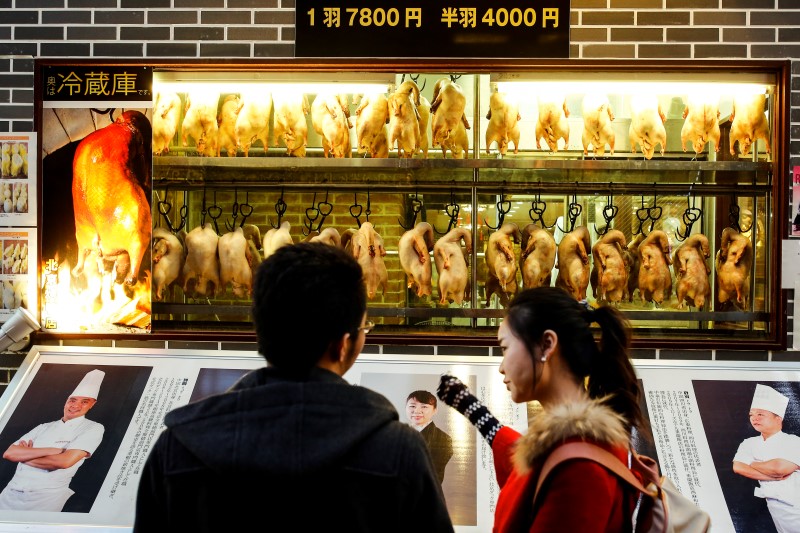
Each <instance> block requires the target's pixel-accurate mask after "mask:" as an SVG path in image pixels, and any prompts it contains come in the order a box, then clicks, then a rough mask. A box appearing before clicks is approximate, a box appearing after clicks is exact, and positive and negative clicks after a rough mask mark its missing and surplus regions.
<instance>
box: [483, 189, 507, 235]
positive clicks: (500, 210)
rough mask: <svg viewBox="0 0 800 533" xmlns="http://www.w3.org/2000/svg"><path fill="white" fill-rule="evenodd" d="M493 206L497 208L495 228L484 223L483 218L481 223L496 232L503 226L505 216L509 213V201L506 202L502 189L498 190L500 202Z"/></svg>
mask: <svg viewBox="0 0 800 533" xmlns="http://www.w3.org/2000/svg"><path fill="white" fill-rule="evenodd" d="M494 205H495V207H496V208H497V227H496V228H495V227H493V226H492V225H491V224H489V223H488V222H487V221H486V219H485V218H484V219H483V223H484V224H485V225H486V226H487V227H489V228H491V229H493V230H498V229H500V228H501V227H502V226H503V220H505V218H506V214H507V213H508V212H509V211H511V201H510V200H506V195H505V192H503V189H500V200H498V201H497V203H496V204H494Z"/></svg>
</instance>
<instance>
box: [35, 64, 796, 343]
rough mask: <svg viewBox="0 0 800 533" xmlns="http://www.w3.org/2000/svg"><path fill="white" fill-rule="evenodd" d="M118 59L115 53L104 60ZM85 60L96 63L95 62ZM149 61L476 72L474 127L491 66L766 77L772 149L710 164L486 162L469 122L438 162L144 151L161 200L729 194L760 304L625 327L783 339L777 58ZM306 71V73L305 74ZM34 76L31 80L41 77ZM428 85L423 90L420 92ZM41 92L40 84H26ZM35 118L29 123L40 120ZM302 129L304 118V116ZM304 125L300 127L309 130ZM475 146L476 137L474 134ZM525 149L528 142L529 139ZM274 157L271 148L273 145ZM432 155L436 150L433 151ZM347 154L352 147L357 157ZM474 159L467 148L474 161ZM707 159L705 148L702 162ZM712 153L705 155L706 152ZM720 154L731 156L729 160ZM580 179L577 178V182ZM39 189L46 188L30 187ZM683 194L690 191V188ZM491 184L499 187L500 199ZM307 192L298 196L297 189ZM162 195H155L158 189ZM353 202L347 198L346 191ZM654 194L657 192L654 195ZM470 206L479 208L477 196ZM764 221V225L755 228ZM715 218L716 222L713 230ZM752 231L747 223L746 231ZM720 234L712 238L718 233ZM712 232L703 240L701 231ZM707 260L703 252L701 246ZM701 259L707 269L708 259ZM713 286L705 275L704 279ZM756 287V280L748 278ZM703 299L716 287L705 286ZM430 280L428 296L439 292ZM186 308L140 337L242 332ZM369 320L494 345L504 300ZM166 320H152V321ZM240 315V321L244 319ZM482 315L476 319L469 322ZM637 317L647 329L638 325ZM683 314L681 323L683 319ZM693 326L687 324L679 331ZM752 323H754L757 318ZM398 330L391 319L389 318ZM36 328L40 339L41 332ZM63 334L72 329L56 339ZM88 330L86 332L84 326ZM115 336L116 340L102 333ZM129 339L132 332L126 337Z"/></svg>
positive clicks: (443, 339)
mask: <svg viewBox="0 0 800 533" xmlns="http://www.w3.org/2000/svg"><path fill="white" fill-rule="evenodd" d="M39 61H40V62H42V63H46V64H53V63H56V64H58V63H65V64H72V65H74V64H79V62H75V61H69V60H53V61H50V60H39ZM111 63H112V64H120V62H111ZM91 64H102V63H98V62H93V63H91ZM146 64H147V65H149V66H152V67H153V68H154V72H155V73H156V74H158V73H187V74H189V75H191V74H193V73H213V74H214V76H216V77H218V78H219V79H224V78H225V76H226V75H227V76H230V77H231V78H236V77H237V76H238V77H239V79H241V77H242V76H243V77H245V78H248V79H249V78H250V77H260V76H263V77H264V79H265V80H266V81H269V80H270V76H272V77H276V76H280V77H287V76H284V75H288V77H293V78H295V79H298V80H306V78H307V77H308V78H311V79H319V78H318V77H319V76H330V77H331V78H333V79H336V78H338V77H347V76H348V75H350V76H352V75H356V76H358V75H365V73H366V74H368V75H370V76H372V75H380V74H384V75H389V76H393V75H400V74H402V73H414V74H417V73H423V74H429V75H442V73H463V74H465V75H475V80H476V81H474V83H475V94H474V99H475V100H474V105H473V109H471V110H468V112H469V113H471V115H470V116H469V117H468V118H469V120H470V122H472V123H473V124H480V120H481V115H482V114H485V113H482V111H483V110H484V100H485V98H484V96H485V95H482V94H480V91H481V86H480V83H479V81H478V77H479V76H484V77H490V76H493V75H496V74H497V73H502V75H501V76H499V78H502V79H518V78H531V79H536V78H537V76H538V77H541V78H542V79H553V78H554V77H565V78H569V77H570V76H573V77H578V78H580V79H584V80H592V79H597V80H602V79H603V78H604V77H606V78H614V79H623V80H625V79H629V80H634V81H641V80H648V79H650V78H656V79H659V77H662V78H663V79H669V80H676V79H677V80H680V79H681V78H682V77H683V78H692V79H698V77H705V78H707V80H708V81H709V82H713V81H714V80H715V79H716V78H719V79H723V80H735V79H736V78H737V76H750V77H755V78H763V79H767V80H769V85H770V87H771V89H772V92H771V93H770V97H769V109H768V116H769V118H770V128H771V131H770V137H771V144H772V153H771V155H770V156H769V157H768V158H764V154H758V153H757V152H755V151H754V153H753V157H752V159H749V160H748V159H744V158H740V157H736V158H734V160H724V155H723V157H722V158H721V160H709V157H707V156H708V155H709V154H708V152H704V153H701V154H699V156H701V157H698V158H692V157H691V156H692V155H693V154H689V155H688V156H687V154H684V153H682V152H677V151H668V153H667V154H666V155H665V156H663V157H662V156H659V155H656V156H654V157H653V158H652V159H650V160H645V159H644V158H643V157H642V156H641V154H640V153H639V154H636V155H632V154H630V153H625V152H623V151H622V150H617V152H616V153H615V155H614V156H608V154H607V155H606V156H605V157H601V158H590V157H584V156H583V154H582V151H580V150H578V151H577V152H576V151H574V150H572V151H566V152H557V153H547V152H544V151H540V150H533V151H531V153H530V154H526V155H530V157H525V156H516V157H514V156H511V155H510V154H508V155H507V156H506V157H503V158H498V157H496V155H495V156H493V157H489V156H486V155H485V154H484V153H481V151H482V150H483V147H482V141H483V139H482V136H483V133H484V132H483V130H481V129H480V128H474V129H473V133H472V138H471V142H470V154H471V156H472V157H471V158H469V159H462V160H454V159H449V158H448V159H442V158H441V157H440V156H438V155H436V156H435V157H431V158H428V159H420V158H417V157H415V158H413V159H399V158H397V157H396V152H394V151H392V153H390V157H389V158H386V159H370V158H360V157H353V158H346V159H323V158H321V157H319V156H320V155H321V154H317V153H315V152H310V153H309V156H308V157H305V158H290V157H282V156H277V157H274V155H275V154H273V153H267V154H265V155H267V156H268V157H253V156H251V157H248V158H245V157H231V158H228V157H219V158H209V157H195V156H192V155H174V154H170V155H167V156H157V157H154V173H153V189H154V192H156V193H157V194H158V195H163V194H165V193H167V192H168V191H176V190H181V191H184V193H185V194H187V195H188V194H192V193H194V194H195V195H197V194H201V193H202V191H205V190H209V191H211V190H214V191H219V192H221V193H222V192H223V191H224V192H225V193H226V194H228V195H230V193H231V191H232V190H234V191H236V194H249V193H258V192H262V193H264V192H268V193H269V195H270V198H274V197H275V196H276V195H277V194H278V193H280V194H281V198H282V195H283V192H282V191H284V190H291V191H292V192H293V193H296V194H297V195H298V198H301V197H307V196H308V195H311V194H317V193H320V194H322V193H324V194H325V195H327V194H328V193H333V194H340V195H349V196H350V197H353V195H354V194H355V195H356V197H357V195H358V194H362V195H364V196H363V197H362V199H366V191H367V190H368V191H369V192H370V193H373V194H388V195H391V194H394V195H397V194H405V195H406V196H409V195H417V194H421V195H429V196H436V195H438V196H440V197H441V196H442V195H445V196H446V195H447V194H450V195H451V196H452V195H453V193H454V191H457V192H458V193H459V194H461V195H462V196H463V197H464V198H466V199H467V202H465V205H470V206H471V207H472V208H473V209H475V212H476V213H477V210H478V208H479V207H480V205H483V204H486V205H490V203H491V202H489V201H487V200H486V199H487V198H492V197H497V196H502V195H503V194H506V193H507V194H519V195H523V196H524V195H531V194H534V193H535V194H537V195H538V194H543V195H551V196H559V195H560V196H564V197H568V196H569V195H574V194H576V189H578V188H580V189H581V190H582V191H588V192H583V195H594V196H602V195H607V194H608V195H612V194H613V195H627V196H629V197H631V198H634V197H638V196H641V197H642V203H643V206H644V201H645V200H644V198H645V195H652V194H656V195H662V196H663V195H672V196H675V197H680V196H683V197H685V198H687V199H688V197H689V195H693V194H696V195H698V196H700V197H702V198H713V200H714V201H713V202H711V204H712V207H713V210H714V212H715V214H714V220H716V225H717V226H719V224H720V223H721V222H720V221H721V220H723V219H725V212H726V209H727V208H728V207H727V205H728V204H730V203H732V201H733V200H735V199H736V198H738V197H745V198H750V199H752V203H751V206H752V207H753V209H754V210H756V209H757V210H758V212H759V213H761V215H759V214H758V213H756V219H758V222H759V224H760V225H759V227H758V231H760V232H763V233H762V235H761V238H762V241H761V243H760V246H763V247H764V249H763V250H762V252H761V254H762V255H761V261H762V264H761V266H759V267H758V268H759V270H758V272H756V271H755V269H756V267H755V265H754V267H753V268H754V272H753V274H752V278H755V276H756V274H761V275H763V276H764V283H765V285H766V288H765V289H764V293H763V294H760V298H761V300H760V301H761V302H763V303H762V304H761V305H762V308H761V309H758V310H756V309H754V308H753V304H752V302H751V305H750V309H749V310H736V309H735V310H727V311H714V310H705V311H690V312H689V315H688V316H689V318H688V319H687V318H686V317H687V313H686V312H685V311H677V310H670V309H661V310H659V311H658V312H653V311H651V310H624V312H625V313H626V315H627V317H628V318H629V319H630V320H631V321H632V324H633V325H634V335H633V339H634V340H633V342H634V346H635V347H640V348H651V347H658V348H672V347H675V348H687V347H691V348H724V347H728V348H738V349H741V348H748V349H755V348H760V349H782V348H785V343H786V339H785V331H784V330H785V323H784V321H783V320H781V315H782V313H781V311H782V310H783V309H784V308H785V306H786V297H785V293H784V292H782V291H781V290H780V283H779V281H778V280H779V279H780V269H781V266H780V245H779V241H780V240H781V239H783V238H785V237H786V235H787V226H786V223H785V218H786V214H785V212H786V205H785V204H786V201H785V198H784V196H785V190H784V189H785V188H784V187H783V186H782V183H783V179H782V176H785V175H786V174H787V172H788V164H787V161H786V158H787V155H786V153H785V149H784V147H785V146H786V144H787V142H788V124H789V119H788V113H789V104H788V95H789V92H788V90H789V73H790V68H789V62H788V61H757V62H754V61H747V62H744V61H736V62H733V61H693V62H691V63H684V62H678V61H654V62H640V61H636V62H631V61H627V62H626V61H583V60H581V61H577V60H570V61H536V62H533V61H522V60H518V61H517V60H498V61H484V60H454V61H447V62H445V61H436V60H398V61H396V62H393V63H391V64H387V63H385V62H378V61H373V62H369V61H366V60H364V61H361V60H358V61H356V60H354V61H353V62H343V61H330V60H314V61H309V60H302V61H294V60H275V61H269V62H249V61H242V62H236V63H224V64H222V63H219V62H214V61H197V62H193V61H186V62H183V61H181V62H163V63H156V62H152V61H149V60H148V61H147V62H146ZM315 76H317V78H315ZM38 82H39V83H40V82H41V80H38ZM429 89H430V88H429ZM37 97H38V93H37ZM37 104H38V105H37V112H39V113H41V105H40V104H41V102H38V101H37ZM37 124H39V119H38V117H37ZM309 124H310V119H309ZM309 129H311V128H310V127H309ZM476 139H477V140H478V143H475V142H474V141H475V140H476ZM724 139H725V137H724V133H723V142H722V144H721V147H720V153H721V154H725V153H726V152H727V149H728V146H727V142H725V140H724ZM527 144H528V145H530V140H529V141H528V143H527ZM270 150H271V151H272V150H274V151H275V152H278V151H279V150H277V149H273V148H270ZM431 150H433V148H431ZM354 155H355V153H354ZM476 156H477V157H476ZM703 156H704V157H703ZM712 159H713V158H712ZM728 159H730V158H728ZM579 184H580V185H579ZM40 190H41V191H42V194H43V195H46V194H47V190H44V188H41V187H40ZM687 190H689V191H690V193H689V195H687ZM498 193H499V195H498ZM303 195H306V196H303ZM160 197H161V196H158V198H160ZM156 201H157V200H156V199H155V198H154V200H153V212H154V217H156V216H157V213H158V211H157V210H156V205H155V204H156ZM354 201H356V200H354ZM654 201H655V200H654ZM479 204H480V205H479ZM759 216H761V217H762V218H761V219H759ZM762 226H763V227H762ZM720 227H721V226H720ZM477 232H478V229H477V225H476V224H473V225H472V234H473V237H474V238H476V237H479V236H478V233H477ZM751 235H753V236H754V237H753V238H754V239H755V232H752V233H751ZM717 237H718V235H717ZM709 238H711V237H710V236H709ZM712 255H713V254H712ZM477 261H482V259H480V258H479V254H478V252H477V251H473V252H472V258H471V263H470V265H471V268H470V277H471V282H472V286H473V287H477V286H478V285H479V282H480V280H479V279H478V278H477V270H478V269H477V268H475V266H476V265H477V264H478V263H477ZM709 264H711V265H712V269H713V257H712V258H711V259H710V261H709ZM712 283H713V282H712ZM753 285H755V280H754V282H753ZM712 291H713V292H712V299H713V298H714V294H715V291H714V290H713V287H712ZM436 294H437V293H436V289H435V287H434V297H436ZM199 313H200V310H199V307H198V305H197V304H193V303H161V302H154V304H153V326H152V331H151V333H149V334H148V335H147V336H146V337H147V338H150V339H152V338H185V337H188V336H190V337H191V338H193V339H198V338H207V339H215V340H223V339H234V340H252V339H253V338H254V336H253V334H252V328H251V327H249V324H247V322H246V320H247V319H246V316H247V315H248V314H249V302H241V303H237V304H234V305H232V304H231V303H230V302H220V303H211V302H209V303H208V305H204V306H203V307H202V314H203V315H204V316H213V315H216V316H217V317H218V318H219V317H221V318H220V320H219V321H218V322H217V321H215V319H212V320H204V319H199V320H196V321H190V320H183V321H181V320H178V321H175V320H174V319H173V318H169V317H175V316H189V315H190V314H199ZM369 315H370V318H371V319H373V320H376V322H378V324H379V325H378V327H377V328H376V330H375V331H374V333H373V334H371V335H370V340H371V342H374V343H377V344H400V343H402V344H454V345H492V344H494V343H495V342H496V341H495V339H494V337H495V329H496V323H497V320H498V319H500V318H501V317H502V316H503V310H502V308H501V307H499V306H498V307H494V308H484V307H481V306H480V305H479V302H478V299H477V296H475V295H473V296H471V301H470V306H468V307H458V308H455V307H437V306H433V307H431V306H428V307H425V306H409V305H405V306H403V305H400V306H397V305H381V304H378V303H374V302H370V303H369ZM160 316H161V317H167V318H159V317H160ZM229 316H237V317H239V319H240V320H239V321H238V322H237V321H235V320H234V321H232V322H230V323H228V322H226V320H225V318H224V317H229ZM242 317H244V320H241V319H242ZM454 318H457V319H459V320H460V321H462V322H467V323H468V324H469V325H467V326H464V327H462V326H459V327H456V328H452V327H448V326H444V327H442V326H439V325H436V324H435V322H436V320H437V319H441V320H452V319H454ZM404 320H418V321H423V322H424V321H427V322H429V325H423V326H420V327H405V326H407V325H406V324H399V323H398V324H395V325H392V322H393V321H394V322H400V321H404ZM653 320H656V321H665V322H667V321H673V322H674V321H677V322H679V323H678V324H677V325H673V326H672V327H671V328H670V329H662V328H659V327H658V325H655V326H653V325H652V324H650V323H651V322H652V321H653ZM479 321H480V322H481V324H482V325H480V326H479V325H478V323H479ZM640 321H644V323H646V324H649V325H646V326H641V325H637V322H640ZM716 321H726V322H729V323H730V326H731V328H730V329H723V330H720V329H715V330H709V329H708V324H709V323H711V322H716ZM680 323H686V324H685V325H681V324H680ZM689 324H695V327H689ZM756 324H758V326H757V327H754V326H755V325H756ZM395 326H397V327H395ZM40 335H44V336H47V334H40ZM66 336H70V335H66ZM94 336H95V337H96V336H97V335H94ZM107 336H109V337H115V336H114V335H107ZM125 337H126V338H128V337H129V336H125Z"/></svg>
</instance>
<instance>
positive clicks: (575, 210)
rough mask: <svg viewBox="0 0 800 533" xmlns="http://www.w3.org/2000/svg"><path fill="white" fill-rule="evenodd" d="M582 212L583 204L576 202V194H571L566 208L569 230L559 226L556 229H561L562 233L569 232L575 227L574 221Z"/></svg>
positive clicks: (576, 186) (576, 184)
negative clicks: (570, 199)
mask: <svg viewBox="0 0 800 533" xmlns="http://www.w3.org/2000/svg"><path fill="white" fill-rule="evenodd" d="M575 188H576V189H577V188H578V182H575ZM582 212H583V206H582V205H581V204H579V203H578V196H577V194H573V195H572V201H571V202H570V203H569V206H568V208H567V218H568V219H569V230H563V229H561V227H559V228H558V229H559V230H561V232H562V233H569V232H571V231H572V230H574V229H575V222H577V220H578V217H579V216H581V213H582Z"/></svg>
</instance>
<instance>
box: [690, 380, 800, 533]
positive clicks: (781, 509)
mask: <svg viewBox="0 0 800 533" xmlns="http://www.w3.org/2000/svg"><path fill="white" fill-rule="evenodd" d="M692 385H693V387H694V393H695V397H696V398H697V405H698V408H699V410H700V416H701V419H702V421H703V429H704V431H705V435H706V438H707V440H708V444H709V448H710V450H711V455H712V458H713V460H714V467H715V469H716V472H717V476H718V478H719V483H720V486H721V487H722V491H723V494H724V496H725V502H726V504H727V507H728V511H729V513H730V516H731V520H732V521H733V524H734V527H735V529H736V531H737V533H747V532H751V531H759V532H778V533H784V532H786V533H797V532H800V472H798V470H799V469H800V436H798V435H800V402H799V401H798V400H800V382H797V381H777V382H767V381H759V382H748V381H701V380H693V381H692Z"/></svg>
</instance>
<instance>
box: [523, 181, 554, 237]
mask: <svg viewBox="0 0 800 533" xmlns="http://www.w3.org/2000/svg"><path fill="white" fill-rule="evenodd" d="M539 185H541V183H540V184H539ZM546 210H547V202H544V201H542V197H541V193H539V192H537V193H536V196H535V197H534V199H533V200H531V208H530V209H529V210H528V217H530V219H531V222H533V223H534V224H538V225H539V226H540V227H542V228H544V229H553V228H554V227H555V225H556V223H555V222H553V223H552V224H551V225H550V226H548V225H547V224H545V222H544V212H545V211H546ZM534 214H535V215H536V217H534V216H533V215H534Z"/></svg>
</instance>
